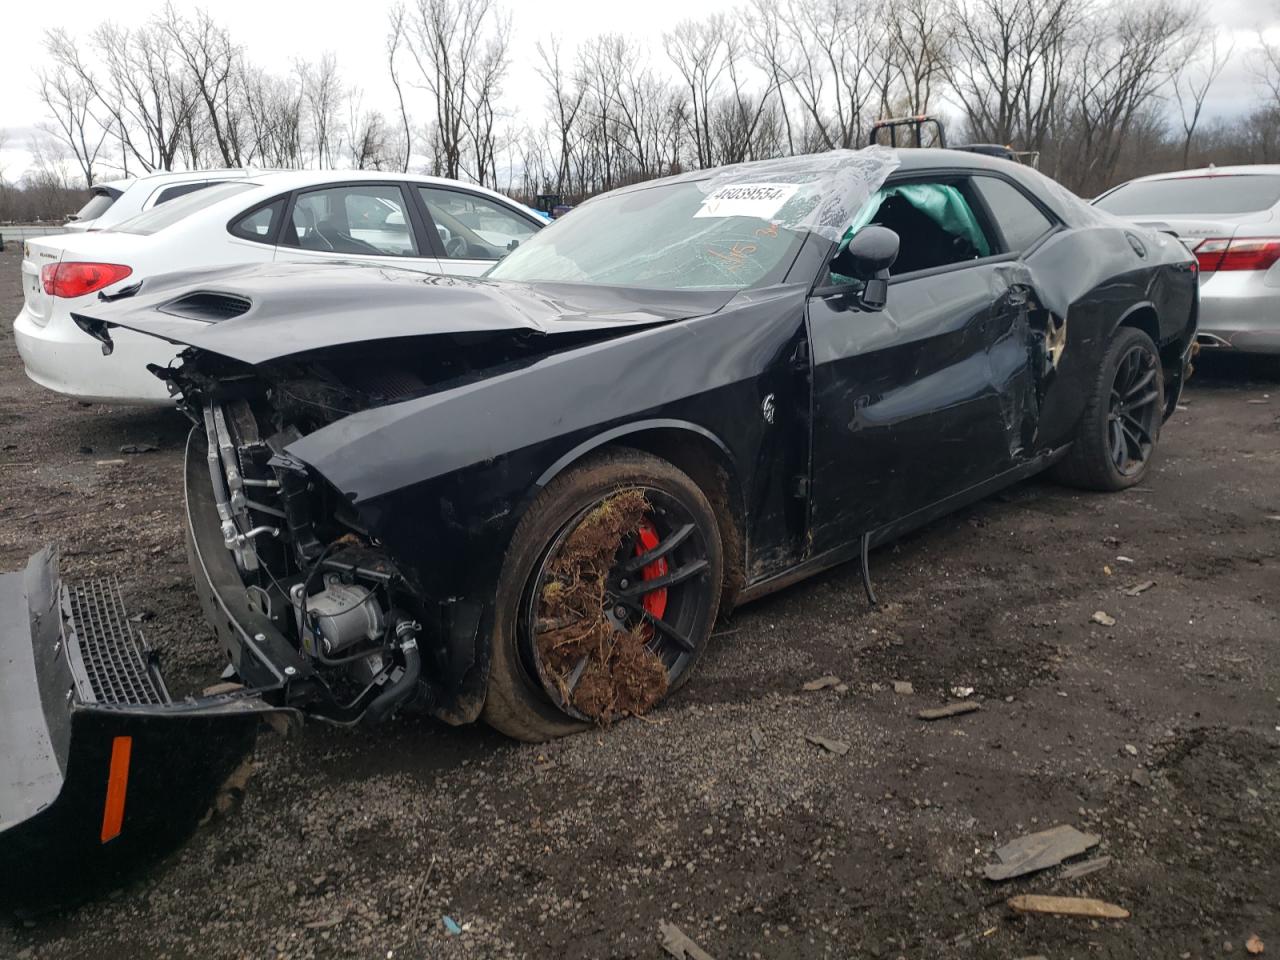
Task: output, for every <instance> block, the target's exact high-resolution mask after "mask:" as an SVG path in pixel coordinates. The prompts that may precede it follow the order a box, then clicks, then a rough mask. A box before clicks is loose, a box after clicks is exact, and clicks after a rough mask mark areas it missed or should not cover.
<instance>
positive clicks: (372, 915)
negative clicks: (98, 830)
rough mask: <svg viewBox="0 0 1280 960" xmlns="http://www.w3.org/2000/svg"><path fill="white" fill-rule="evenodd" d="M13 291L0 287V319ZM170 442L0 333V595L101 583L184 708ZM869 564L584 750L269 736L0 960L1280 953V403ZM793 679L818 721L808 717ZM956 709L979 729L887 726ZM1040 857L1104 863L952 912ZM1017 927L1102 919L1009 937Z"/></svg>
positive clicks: (1236, 376) (1259, 402)
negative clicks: (1096, 901) (91, 400)
mask: <svg viewBox="0 0 1280 960" xmlns="http://www.w3.org/2000/svg"><path fill="white" fill-rule="evenodd" d="M17 277H18V261H17V258H16V256H15V255H14V254H13V253H9V254H4V255H3V256H0V283H2V284H3V287H2V288H0V290H2V294H0V316H3V317H9V316H12V315H13V314H14V313H15V312H16V311H17V309H18V302H19V293H18V289H17ZM1206 366H1207V365H1206ZM184 432H185V424H184V421H182V420H181V419H180V418H179V417H178V416H176V415H172V414H169V413H156V412H153V413H148V412H138V411H131V410H129V409H126V408H108V407H103V406H92V407H86V406H81V405H79V404H77V403H76V402H75V401H72V400H68V399H64V398H61V397H58V396H55V395H53V394H50V393H46V392H43V391H41V390H39V389H37V388H36V387H34V386H32V385H31V384H29V383H28V382H27V381H26V379H25V378H24V377H23V375H22V371H21V367H20V364H19V362H18V359H17V356H16V354H15V351H14V347H13V342H12V337H11V334H10V332H9V329H8V324H7V323H6V324H4V326H3V327H2V328H0V568H4V569H13V568H15V567H17V566H18V565H20V564H21V563H22V562H23V561H24V560H25V558H26V556H27V555H28V554H29V553H30V552H32V551H34V550H35V549H37V548H38V547H39V546H40V545H41V544H43V543H45V542H47V541H55V542H57V543H59V544H61V546H62V549H63V554H62V555H63V566H64V571H65V573H66V574H67V575H69V576H71V577H83V576H95V575H104V574H110V575H114V576H117V577H119V578H120V580H121V583H122V585H123V588H124V592H125V594H126V598H127V600H128V602H129V604H130V605H131V607H132V609H133V610H134V611H136V612H143V611H147V612H150V613H152V614H154V618H153V619H151V620H149V621H148V622H147V623H146V624H145V625H144V626H145V629H146V631H147V633H148V635H149V638H150V640H151V641H152V643H153V644H155V645H156V646H158V647H159V648H160V649H161V650H162V651H163V654H164V658H165V662H166V664H167V666H168V671H169V673H170V675H171V676H172V677H174V678H176V679H177V681H178V683H180V684H187V685H188V686H190V687H194V686H198V685H199V684H200V682H201V681H202V680H205V679H207V678H209V677H210V676H212V672H213V671H214V670H216V668H217V665H218V656H217V655H216V653H215V651H214V649H213V647H212V644H211V643H210V636H209V633H208V631H207V630H206V629H205V628H204V625H203V623H202V622H201V619H200V614H199V611H198V608H197V605H196V600H195V598H194V596H193V595H192V594H191V592H190V590H189V589H188V586H187V573H186V568H185V563H184V559H183V548H182V539H181V536H180V533H179V529H180V527H179V523H180V520H179V511H180V505H181V491H180V482H179V458H180V444H181V441H182V438H183V435H184ZM126 444H156V445H157V446H158V447H159V449H158V450H156V451H155V452H150V453H144V454H132V455H131V454H121V453H120V452H119V448H120V447H121V446H123V445H126ZM116 460H123V461H124V463H122V464H120V463H103V462H101V461H116ZM1122 557H1125V558H1128V559H1127V560H1126V559H1121V558H1122ZM872 563H873V568H874V573H875V578H876V583H877V587H878V590H879V594H880V598H881V601H882V607H881V608H880V609H878V610H870V609H868V607H867V604H866V602H865V600H864V599H863V596H862V592H861V587H860V584H859V579H858V571H857V569H856V565H852V566H847V567H843V568H841V569H837V570H834V571H832V572H830V573H829V574H827V575H825V576H822V577H819V578H817V579H815V580H812V581H809V582H807V583H804V584H801V585H799V586H797V587H795V588H793V589H791V590H788V591H786V592H784V593H783V594H781V595H778V596H775V597H773V598H771V599H768V600H764V601H761V602H760V603H757V604H756V605H754V606H752V607H748V608H746V609H743V610H741V611H739V612H738V613H736V614H735V615H734V616H733V618H732V619H731V620H730V621H729V622H727V623H724V624H722V625H721V626H720V627H719V630H718V634H717V636H716V637H715V639H714V642H713V646H712V648H711V649H710V651H709V652H708V654H707V656H706V659H705V660H704V661H703V663H702V665H701V667H700V668H699V671H698V673H697V675H696V676H695V677H694V678H693V679H692V681H691V682H690V683H689V685H688V686H687V687H685V688H684V689H683V690H682V691H681V692H680V693H679V694H678V695H676V696H675V697H674V698H673V700H672V701H671V702H669V703H667V704H666V705H664V706H663V707H661V708H660V709H658V710H656V711H655V712H654V713H653V714H651V715H650V716H649V717H648V718H646V719H644V720H629V721H626V722H623V723H621V724H619V725H617V726H616V727H614V728H613V729H610V730H608V731H607V732H606V731H602V732H599V733H592V734H589V735H582V736H577V737H574V738H571V739H568V740H564V741H560V742H557V743H554V744H550V745H547V746H543V747H530V746H522V745H519V744H516V743H512V742H510V741H507V740H504V739H503V738H502V737H500V736H498V735H496V734H494V733H492V732H490V731H488V730H486V729H485V728H484V727H480V726H476V727H470V728H464V729H454V728H449V727H446V726H443V725H441V724H439V723H435V722H432V721H428V720H407V721H401V722H397V723H395V724H394V725H392V726H390V727H389V728H386V729H381V730H373V731H370V730H356V731H342V730H334V729H329V728H326V727H323V726H320V725H310V726H308V727H307V728H306V729H305V730H304V731H303V733H302V734H301V735H300V736H298V737H297V738H295V739H294V740H293V741H292V742H285V741H283V740H281V739H279V738H278V737H275V736H274V735H272V736H264V737H263V738H262V739H261V740H260V742H259V749H258V752H257V762H258V764H259V767H258V770H257V773H256V775H255V776H254V777H253V779H252V781H251V782H250V784H249V788H248V791H247V795H246V797H245V799H244V802H243V804H242V805H241V806H240V807H239V809H237V810H235V811H234V812H232V813H231V814H229V815H228V816H225V817H223V818H221V819H219V820H217V821H215V822H214V823H212V824H211V825H210V826H208V827H205V828H203V829H202V830H201V831H200V832H199V833H198V834H197V835H196V836H195V837H194V838H193V839H192V840H191V842H190V843H188V844H187V845H186V846H185V847H183V848H182V849H180V850H179V851H178V852H176V853H175V854H174V855H173V856H171V857H170V858H169V859H168V860H167V861H165V862H164V863H162V864H161V865H159V866H158V867H157V868H156V869H154V870H152V871H151V872H149V873H148V874H147V875H146V876H145V877H143V878H142V879H141V880H139V881H137V882H135V883H133V884H132V885H130V886H128V887H127V888H125V889H123V890H121V891H119V892H117V893H114V894H112V895H109V896H104V897H102V898H101V899H99V900H97V901H95V902H92V903H89V904H87V905H84V906H82V907H80V908H78V909H76V910H74V911H72V912H68V913H65V914H62V915H57V916H52V917H48V918H45V919H42V920H40V921H38V922H36V923H35V924H34V925H19V926H14V927H10V928H5V929H2V930H0V957H14V956H17V957H41V958H44V957H49V958H78V957H89V956H94V957H97V956H103V957H105V956H115V957H130V958H179V957H184V958H185V957H191V958H202V960H211V958H222V957H227V958H241V957H243V958H254V960H257V958H269V957H295V958H305V957H342V958H399V957H409V958H426V957H431V958H471V957H526V958H558V957H568V958H595V957H645V958H652V957H658V956H659V955H660V948H659V946H658V924H659V922H660V921H662V920H664V919H665V920H668V921H670V922H673V923H675V924H677V925H679V926H680V927H681V928H682V929H683V930H684V931H685V932H686V933H687V934H688V935H689V936H691V937H692V938H693V939H695V940H696V941H697V942H698V943H699V944H700V945H701V946H702V947H703V948H704V949H705V950H707V951H708V952H709V953H710V954H711V955H712V956H713V957H716V958H717V960H724V958H730V957H738V958H742V957H763V958H791V957H889V958H892V957H898V956H903V957H910V958H928V957H973V958H1017V957H1023V956H1026V955H1035V954H1041V955H1043V956H1045V957H1047V958H1050V960H1063V958H1068V957H1077V958H1083V957H1135V958H1144V960H1145V958H1165V957H1168V958H1177V957H1205V956H1221V955H1247V954H1246V952H1245V944H1246V940H1247V938H1249V937H1250V936H1251V935H1254V934H1256V935H1257V936H1258V937H1260V938H1261V939H1262V940H1263V941H1264V942H1265V944H1266V955H1267V956H1269V955H1271V954H1272V953H1276V954H1277V955H1280V903H1278V901H1280V618H1278V615H1280V380H1277V379H1276V378H1275V377H1274V376H1273V377H1271V378H1270V379H1268V378H1267V377H1266V376H1265V375H1261V374H1259V373H1258V372H1257V371H1252V370H1251V369H1249V368H1246V367H1243V366H1241V365H1237V364H1213V365H1212V366H1208V368H1207V369H1202V370H1201V371H1200V373H1199V374H1198V376H1197V378H1196V380H1195V383H1194V385H1193V386H1192V387H1191V389H1190V390H1189V391H1188V393H1187V396H1186V409H1185V410H1182V411H1180V412H1179V413H1178V414H1177V416H1176V417H1175V419H1174V420H1173V421H1172V422H1171V423H1170V424H1169V425H1168V427H1167V428H1166V433H1165V436H1164V438H1163V442H1162V446H1161V450H1160V453H1159V459H1158V462H1157V464H1156V468H1155V470H1154V472H1153V473H1152V474H1151V476H1150V479H1149V480H1148V481H1147V482H1146V483H1145V484H1144V485H1143V486H1141V487H1140V488H1137V489H1134V490H1132V491H1129V492H1127V493H1124V494H1121V495H1115V496H1099V495H1086V494H1081V493H1078V492H1075V491H1072V490H1068V489H1064V488H1062V487H1058V486H1055V485H1053V484H1052V483H1049V482H1047V481H1034V482H1030V483H1026V484H1023V485H1021V486H1019V487H1017V488H1014V489H1012V490H1010V491H1008V492H1006V493H1005V494H1003V495H1000V496H997V497H994V498H992V499H989V500H987V501H985V502H984V503H981V504H979V505H977V506H975V507H973V508H972V509H969V510H966V511H964V512H963V513H961V514H959V515H957V516H953V517H951V518H949V519H946V520H944V521H942V522H939V523H937V524H935V525H933V526H932V527H930V528H929V529H927V530H924V531H921V532H919V533H917V534H915V535H913V536H911V537H910V538H909V539H907V540H905V541H903V542H901V543H899V544H898V545H896V546H893V547H887V548H885V549H882V550H879V551H877V552H876V553H875V554H874V555H873V558H872ZM1108 571H1109V572H1108ZM1146 580H1153V581H1155V584H1156V585H1155V586H1154V587H1152V588H1151V589H1149V590H1147V591H1146V592H1144V593H1141V594H1140V595H1138V596H1127V595H1126V594H1125V593H1124V592H1123V591H1124V590H1125V588H1128V587H1131V586H1133V585H1134V584H1137V583H1139V582H1142V581H1146ZM1095 611H1104V612H1106V613H1107V614H1109V615H1110V616H1112V617H1114V618H1115V620H1116V623H1115V625H1114V626H1111V627H1106V626H1102V625H1100V624H1098V623H1094V622H1092V621H1091V616H1092V615H1093V613H1094V612H1095ZM824 674H835V675H837V676H839V677H840V678H842V680H843V681H844V682H845V683H846V684H847V690H845V691H844V692H838V691H837V690H836V689H830V688H829V689H825V690H822V691H819V692H812V693H806V692H803V691H802V690H801V687H802V685H803V684H804V683H805V682H806V681H809V680H812V679H814V678H816V677H819V676H822V675H824ZM894 680H900V681H909V682H910V683H911V684H912V685H913V687H914V692H913V693H911V694H898V693H895V692H894V689H893V685H892V682H893V681H894ZM953 686H971V687H973V688H974V689H975V691H976V692H975V694H974V697H975V698H976V699H978V700H980V702H981V704H982V709H981V710H980V711H979V712H977V713H972V714H969V715H967V716H963V717H957V718H953V719H950V720H943V721H940V722H937V723H933V724H928V723H924V722H922V721H920V720H918V719H916V717H915V714H916V711H917V710H919V709H921V708H922V707H926V706H933V705H938V704H941V703H943V702H944V701H945V700H946V699H947V698H948V696H949V694H948V691H949V689H950V688H951V687H953ZM806 735H815V736H820V737H826V738H830V739H835V740H841V741H844V742H846V743H848V744H849V745H850V749H849V751H848V752H847V753H846V754H845V755H843V756H840V755H837V754H834V753H830V752H827V751H826V750H824V749H822V748H820V747H818V746H815V745H813V744H811V743H809V742H808V741H806V739H805V736H806ZM1058 823H1071V824H1074V825H1075V826H1077V827H1079V828H1080V829H1082V830H1086V831H1091V832H1095V833H1098V834H1100V835H1101V837H1102V841H1101V845H1100V848H1099V849H1098V850H1097V851H1096V852H1098V853H1100V854H1103V855H1107V856H1110V857H1111V864H1110V866H1108V867H1106V868H1105V869H1103V870H1101V871H1099V872H1097V873H1093V874H1091V875H1089V876H1087V877H1084V878H1082V879H1078V880H1066V879H1063V878H1062V877H1061V871H1060V870H1056V869H1055V870H1051V871H1048V872H1046V873H1043V874H1040V875H1038V876H1035V877H1032V878H1029V879H1022V880H1015V881H1012V882H1009V883H1005V884H1001V885H995V884H992V883H989V882H988V881H987V880H985V879H983V878H982V875H981V868H982V866H983V865H984V864H986V863H988V862H990V860H991V851H992V850H993V849H994V848H995V847H997V846H999V845H1001V844H1002V843H1004V842H1005V841H1007V840H1009V839H1010V838H1012V837H1014V836H1017V835H1019V834H1022V833H1024V832H1027V831H1032V830H1038V829H1041V828H1044V827H1048V826H1051V825H1053V824H1058ZM5 868H6V869H14V867H13V866H12V865H6V867H5ZM67 868H68V869H69V870H74V869H75V865H74V864H73V863H69V864H67ZM1016 893H1058V894H1071V895H1084V896H1093V897H1099V898H1102V899H1105V900H1108V901H1112V902H1114V903H1117V904H1120V905H1122V906H1124V907H1125V908H1127V909H1129V910H1131V911H1132V918H1131V919H1129V920H1125V921H1118V922H1105V923H1097V922H1090V921H1087V920H1079V919H1064V918H1051V917H1020V916H1016V915H1014V914H1012V913H1011V912H1010V911H1009V910H1008V909H1007V908H1006V907H1005V906H1004V905H1003V901H1004V899H1005V898H1007V897H1008V896H1010V895H1012V894H1016ZM445 916H449V917H451V918H454V920H456V922H457V923H458V924H460V925H461V928H462V933H461V934H459V935H452V934H450V933H449V932H448V931H447V930H446V927H445V924H444V921H443V918H444V917H445Z"/></svg>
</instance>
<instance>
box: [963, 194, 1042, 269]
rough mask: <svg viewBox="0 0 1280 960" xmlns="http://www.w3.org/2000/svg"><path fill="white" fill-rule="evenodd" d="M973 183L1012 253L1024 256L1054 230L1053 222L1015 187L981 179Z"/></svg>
mask: <svg viewBox="0 0 1280 960" xmlns="http://www.w3.org/2000/svg"><path fill="white" fill-rule="evenodd" d="M973 184H974V188H975V189H976V190H977V191H978V193H979V195H980V196H981V197H982V200H983V202H984V203H986V205H987V209H988V210H990V211H991V216H992V217H993V218H994V219H995V221H996V226H998V227H999V228H1000V232H1001V233H1002V234H1003V235H1004V241H1005V245H1006V246H1007V247H1008V248H1009V249H1010V250H1011V251H1012V252H1014V253H1022V251H1024V250H1026V249H1027V248H1028V247H1030V246H1031V245H1032V244H1033V243H1035V242H1036V241H1037V240H1039V239H1040V238H1041V237H1043V236H1044V235H1045V234H1046V233H1048V232H1049V231H1050V230H1052V229H1053V226H1054V224H1053V221H1052V220H1050V219H1049V218H1048V217H1047V216H1045V214H1044V212H1043V211H1041V209H1040V208H1039V207H1037V206H1036V205H1035V204H1034V203H1032V202H1031V200H1029V199H1028V198H1027V197H1026V195H1025V194H1023V192H1022V191H1021V190H1019V189H1018V188H1017V187H1015V186H1014V185H1013V184H1011V183H1008V182H1007V181H1004V180H1001V179H999V178H997V177H981V176H979V177H974V179H973Z"/></svg>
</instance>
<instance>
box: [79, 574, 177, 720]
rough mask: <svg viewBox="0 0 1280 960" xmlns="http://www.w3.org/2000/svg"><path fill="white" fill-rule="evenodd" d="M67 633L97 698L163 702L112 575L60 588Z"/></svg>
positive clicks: (159, 685) (164, 695)
mask: <svg viewBox="0 0 1280 960" xmlns="http://www.w3.org/2000/svg"><path fill="white" fill-rule="evenodd" d="M63 592H64V598H65V600H66V609H67V612H68V614H69V616H70V620H71V630H72V631H73V633H72V635H71V636H69V637H68V638H67V640H68V645H70V644H73V643H74V644H75V646H76V647H77V648H78V650H79V654H80V660H81V661H82V663H83V666H84V673H85V675H86V676H87V678H88V681H89V686H90V688H91V689H92V690H93V695H94V699H95V700H96V701H97V702H98V703H138V704H147V703H168V702H169V695H168V692H167V691H166V690H165V689H164V686H163V684H162V683H160V682H159V681H158V680H157V678H156V677H155V675H154V673H153V671H151V670H150V669H149V668H148V666H147V662H146V660H145V659H144V658H143V655H142V651H141V649H140V648H139V645H138V641H137V640H136V639H135V638H134V635H133V629H132V628H131V627H130V626H129V617H128V614H127V613H126V612H125V608H124V600H123V599H122V598H121V596H120V588H119V585H118V584H117V583H116V581H115V580H114V579H112V580H110V581H107V580H88V581H85V582H83V583H77V584H74V585H72V586H69V587H64V588H63Z"/></svg>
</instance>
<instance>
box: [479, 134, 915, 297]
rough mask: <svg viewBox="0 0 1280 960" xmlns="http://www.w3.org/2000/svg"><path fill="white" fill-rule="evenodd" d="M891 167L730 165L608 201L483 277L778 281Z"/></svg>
mask: <svg viewBox="0 0 1280 960" xmlns="http://www.w3.org/2000/svg"><path fill="white" fill-rule="evenodd" d="M896 166H897V157H896V154H894V152H893V151H890V150H885V149H883V148H874V147H873V148H869V149H867V150H859V151H852V150H842V151H832V152H830V153H826V154H819V155H816V156H812V157H791V158H786V159H783V160H767V161H761V162H758V163H745V164H736V165H734V166H730V167H723V168H721V169H719V170H707V171H699V172H698V173H694V174H686V175H684V176H681V177H676V178H672V179H667V180H662V181H658V182H656V183H654V184H652V185H650V186H646V187H642V188H640V189H635V190H625V191H620V192H616V193H610V194H605V195H604V196H601V197H597V198H596V199H594V200H591V201H589V202H588V203H585V204H583V205H581V206H580V207H578V208H577V209H576V210H574V211H573V212H572V213H571V214H569V215H568V216H566V217H565V218H564V219H563V220H560V221H557V222H556V223H555V224H553V225H552V226H551V227H548V228H547V229H545V230H542V231H541V232H539V233H538V234H537V235H536V236H533V237H531V238H530V239H529V240H527V241H526V242H525V243H523V244H521V245H520V246H519V247H518V248H517V249H516V250H514V251H512V253H510V254H509V255H508V256H507V257H506V259H504V260H502V261H501V262H500V263H498V264H497V265H496V266H494V268H493V269H492V270H490V271H489V273H488V276H489V277H492V278H494V279H498V280H522V281H533V282H538V281H540V282H549V283H591V284H601V285H606V286H625V287H648V288H652V289H661V290H745V289H748V288H751V287H761V286H767V285H768V284H771V283H777V282H778V281H780V280H781V279H782V278H783V276H784V275H785V274H786V272H787V269H788V268H789V267H790V265H791V262H792V261H793V260H794V259H795V256H796V253H797V252H798V251H799V249H800V245H801V244H802V243H803V242H804V239H805V236H806V235H807V234H809V233H816V234H819V235H821V236H825V237H828V238H829V239H833V240H835V239H839V237H840V235H841V234H843V232H844V230H845V228H847V227H848V226H849V224H850V223H851V222H852V221H853V216H854V214H855V213H856V212H857V210H858V209H859V208H860V207H861V206H862V205H863V203H865V201H866V200H867V198H868V197H870V196H871V194H872V193H874V192H875V191H876V190H877V189H878V188H879V186H880V185H881V184H882V183H883V182H884V178H885V177H886V176H888V174H889V172H890V171H891V170H892V169H893V168H894V167H896Z"/></svg>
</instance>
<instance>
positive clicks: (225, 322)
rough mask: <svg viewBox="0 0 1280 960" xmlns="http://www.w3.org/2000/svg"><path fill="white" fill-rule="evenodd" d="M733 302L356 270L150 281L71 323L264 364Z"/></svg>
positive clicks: (290, 266) (567, 328)
mask: <svg viewBox="0 0 1280 960" xmlns="http://www.w3.org/2000/svg"><path fill="white" fill-rule="evenodd" d="M196 293H202V294H204V293H209V294H218V295H224V296H229V297H234V298H241V299H242V300H244V301H247V303H248V305H249V306H248V309H247V310H245V311H244V312H242V313H240V314H239V315H236V316H231V317H229V318H228V319H211V318H210V317H209V316H208V315H207V313H206V314H205V315H204V316H201V317H199V318H196V316H197V312H196V311H189V310H186V308H185V307H184V306H183V303H182V301H183V299H184V298H186V297H189V296H190V295H192V294H196ZM733 295H734V294H733V292H731V291H724V290H715V291H703V290H693V291H665V290H634V289H626V288H619V287H600V286H591V285H588V284H527V283H512V282H507V281H490V280H473V279H466V278H459V277H444V276H438V275H435V274H428V273H421V272H419V271H415V270H404V269H400V268H396V267H385V266H379V265H367V264H356V263H331V264H322V265H314V264H298V263H278V264H270V265H267V266H248V267H245V266H238V267H229V268H222V269H217V270H208V271H186V272H183V273H174V274H167V275H164V276H161V277H156V278H148V279H146V280H144V281H143V284H142V288H141V290H140V291H139V292H138V293H137V294H135V295H133V296H131V297H127V298H124V299H120V300H115V301H111V302H102V303H97V304H94V305H93V306H92V307H89V308H86V309H84V310H80V311H77V312H76V313H75V314H73V316H74V317H76V318H78V319H79V320H80V321H82V322H83V321H89V322H90V323H93V322H98V323H104V324H106V325H107V326H108V327H124V328H125V329H129V330H136V331H138V332H140V333H145V334H149V335H151V336H154V337H159V338H160V339H162V340H167V341H169V342H170V343H175V344H183V345H187V346H192V347H196V348H198V349H200V350H206V351H208V352H210V353H217V354H221V355H222V356H226V357H230V358H232V359H235V360H240V361H243V362H244V363H250V364H258V363H265V362H267V361H270V360H277V359H280V358H282V357H288V356H292V355H294V354H299V353H305V352H307V351H310V350H317V349H321V348H325V347H335V346H343V345H345V344H354V343H368V342H370V341H376V340H389V339H395V338H399V337H417V336H430V335H433V334H454V333H486V332H495V331H504V330H527V331H528V332H530V333H531V334H535V335H537V334H551V333H561V332H585V331H589V330H595V329H601V328H612V327H637V328H638V327H642V326H647V325H650V324H654V323H662V322H667V321H672V320H680V319H685V318H688V317H695V316H701V315H704V314H708V313H714V312H716V311H717V310H719V309H720V308H721V307H723V306H724V304H725V303H727V302H728V301H729V299H730V298H732V297H733ZM184 313H185V314H189V315H184Z"/></svg>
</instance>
